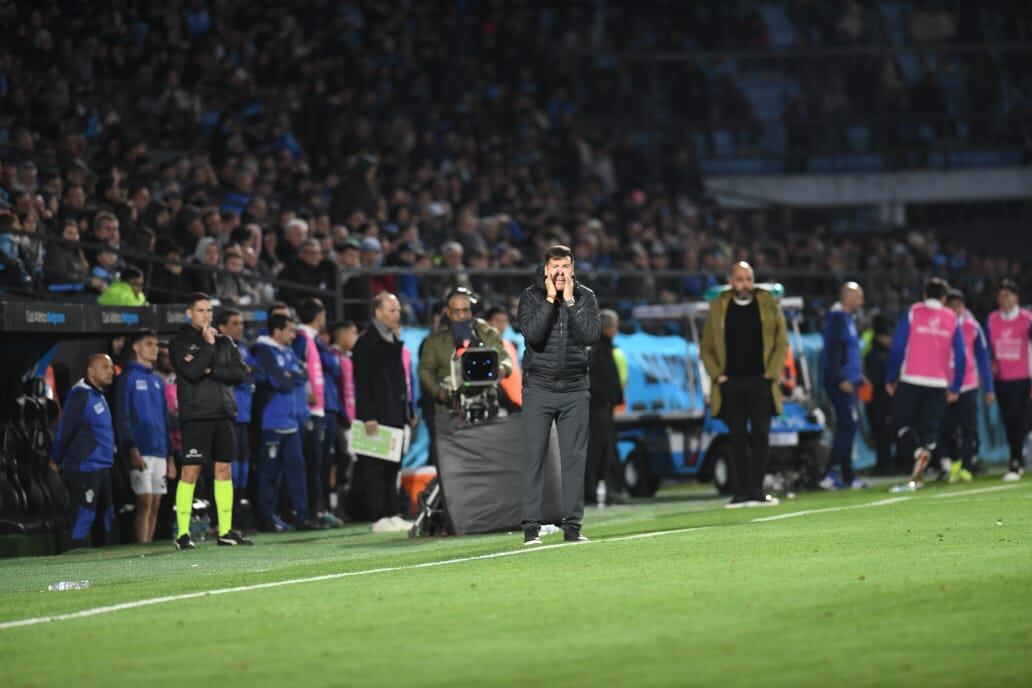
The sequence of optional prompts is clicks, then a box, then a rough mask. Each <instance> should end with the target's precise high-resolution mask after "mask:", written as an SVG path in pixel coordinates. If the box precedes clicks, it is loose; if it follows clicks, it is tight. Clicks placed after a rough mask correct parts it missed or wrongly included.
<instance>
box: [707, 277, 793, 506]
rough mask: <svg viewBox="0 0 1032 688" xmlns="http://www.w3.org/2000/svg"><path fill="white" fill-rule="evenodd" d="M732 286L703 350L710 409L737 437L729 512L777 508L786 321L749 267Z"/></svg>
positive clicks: (717, 303) (715, 308) (715, 307)
mask: <svg viewBox="0 0 1032 688" xmlns="http://www.w3.org/2000/svg"><path fill="white" fill-rule="evenodd" d="M729 281H730V283H731V289H729V290H727V291H725V292H723V293H721V294H720V295H719V296H717V297H716V298H715V299H713V301H712V302H711V303H710V309H709V315H708V317H707V318H706V324H705V325H704V326H703V330H702V347H701V349H700V354H701V356H702V363H703V365H704V366H705V367H706V372H707V373H708V374H709V377H710V379H711V380H713V381H714V382H715V383H716V384H714V385H713V386H712V387H711V388H710V407H711V408H712V410H713V415H714V416H718V417H721V418H723V419H724V422H726V423H727V427H728V430H729V431H730V434H731V449H732V452H733V454H734V456H733V459H732V461H731V466H730V468H731V485H732V487H733V488H734V497H733V498H732V499H731V501H730V502H729V503H728V504H727V508H729V509H735V508H739V507H747V506H774V505H776V504H777V503H778V500H777V498H775V497H771V496H769V495H765V494H763V477H764V475H765V474H766V472H767V456H768V454H769V453H770V419H771V416H772V415H774V414H778V413H781V410H782V409H781V389H780V386H779V384H778V380H779V378H780V377H781V369H782V366H784V365H785V357H786V356H787V354H788V331H787V327H786V325H785V315H784V313H782V312H781V308H780V307H779V306H778V304H777V301H775V300H774V296H773V295H772V294H771V293H770V292H768V291H765V290H763V289H756V288H755V283H756V277H755V274H754V273H753V269H752V266H751V265H749V264H748V263H746V262H744V261H743V262H740V263H735V265H734V266H733V267H732V268H731V274H730V277H729ZM750 432H751V435H750Z"/></svg>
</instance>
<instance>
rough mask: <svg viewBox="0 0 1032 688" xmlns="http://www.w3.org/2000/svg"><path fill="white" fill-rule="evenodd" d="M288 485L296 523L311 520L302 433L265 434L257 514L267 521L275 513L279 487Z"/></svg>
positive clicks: (269, 431)
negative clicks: (283, 484)
mask: <svg viewBox="0 0 1032 688" xmlns="http://www.w3.org/2000/svg"><path fill="white" fill-rule="evenodd" d="M284 480H285V481H286V483H287V494H288V495H289V496H290V503H291V505H292V506H293V507H294V511H295V512H296V516H295V518H296V520H297V521H298V522H303V521H307V520H308V489H307V487H306V486H305V458H304V455H303V454H302V453H301V434H300V433H299V432H297V431H294V432H289V433H283V432H276V431H275V430H263V431H262V451H261V458H260V461H259V465H258V512H259V513H260V514H261V515H262V518H263V519H265V520H266V521H270V520H271V519H272V517H273V515H274V514H275V513H276V505H277V503H278V502H279V493H280V485H281V484H282V483H283V481H284Z"/></svg>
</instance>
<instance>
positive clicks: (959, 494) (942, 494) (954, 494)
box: [933, 483, 1021, 499]
mask: <svg viewBox="0 0 1032 688" xmlns="http://www.w3.org/2000/svg"><path fill="white" fill-rule="evenodd" d="M1015 487H1021V486H1020V485H1018V484H1017V483H1014V484H1011V485H995V486H993V487H980V488H978V489H976V490H963V491H961V492H940V493H939V494H937V495H933V496H934V497H935V498H936V499H942V498H945V497H966V496H967V495H974V494H983V493H986V492H999V491H1000V490H1011V489H1013V488H1015Z"/></svg>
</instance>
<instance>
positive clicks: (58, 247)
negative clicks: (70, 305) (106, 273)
mask: <svg viewBox="0 0 1032 688" xmlns="http://www.w3.org/2000/svg"><path fill="white" fill-rule="evenodd" d="M61 238H62V239H63V240H64V241H66V242H73V243H61V244H59V243H49V244H48V245H47V252H46V258H45V259H44V262H43V281H44V283H45V284H46V285H47V290H48V291H50V292H51V293H54V294H62V295H63V296H64V297H65V298H69V297H73V295H83V296H86V297H87V298H90V299H93V298H95V296H94V295H95V294H97V293H100V292H101V291H103V290H104V288H105V285H104V282H103V281H102V280H100V279H99V278H97V277H90V264H89V262H88V261H87V260H86V256H85V255H84V254H83V251H82V247H81V246H79V245H78V241H79V224H78V223H77V222H76V221H75V220H73V219H69V220H65V221H64V222H63V223H62V224H61Z"/></svg>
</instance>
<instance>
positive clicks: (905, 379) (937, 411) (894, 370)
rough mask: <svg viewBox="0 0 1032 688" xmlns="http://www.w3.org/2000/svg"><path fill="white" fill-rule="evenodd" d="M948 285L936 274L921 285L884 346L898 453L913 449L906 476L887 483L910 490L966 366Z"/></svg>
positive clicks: (928, 456)
mask: <svg viewBox="0 0 1032 688" xmlns="http://www.w3.org/2000/svg"><path fill="white" fill-rule="evenodd" d="M948 290H949V286H948V285H947V284H946V282H945V281H944V280H942V279H939V278H933V279H931V280H930V281H929V282H928V284H926V285H925V289H924V297H925V299H924V301H921V302H918V303H915V304H914V305H912V306H911V307H910V308H909V309H908V310H907V312H906V313H905V314H904V316H903V317H902V318H901V319H900V322H899V325H897V326H896V334H895V336H894V337H893V339H892V349H891V350H890V351H889V370H888V373H887V374H886V376H885V380H886V384H885V389H886V391H887V392H888V393H889V394H890V395H892V396H894V397H895V398H896V402H895V403H896V405H895V413H894V415H893V417H894V418H895V422H896V435H897V437H898V438H899V451H900V454H901V455H904V456H905V455H906V453H905V452H908V451H913V456H914V470H913V473H912V474H911V476H910V480H909V481H908V482H906V483H904V484H903V485H900V486H898V487H895V488H893V489H894V490H895V491H913V490H916V489H918V488H919V487H922V486H923V485H924V470H925V467H926V466H927V465H928V461H929V459H931V457H932V452H934V451H935V447H936V444H937V443H938V440H939V427H940V423H941V420H942V416H943V414H944V413H945V411H946V404H947V403H953V402H954V401H956V400H957V398H958V396H959V394H960V387H961V384H962V383H963V381H964V374H965V372H966V370H967V357H966V355H965V353H964V336H963V334H961V330H960V327H959V326H958V323H957V315H956V313H954V312H953V311H951V310H950V309H948V308H946V294H947V291H948Z"/></svg>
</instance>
